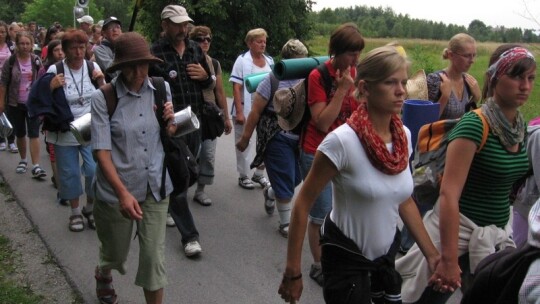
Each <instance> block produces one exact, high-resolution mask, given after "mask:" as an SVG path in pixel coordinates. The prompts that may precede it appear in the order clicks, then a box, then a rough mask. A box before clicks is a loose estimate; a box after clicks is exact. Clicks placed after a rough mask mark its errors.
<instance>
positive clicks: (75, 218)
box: [69, 215, 84, 232]
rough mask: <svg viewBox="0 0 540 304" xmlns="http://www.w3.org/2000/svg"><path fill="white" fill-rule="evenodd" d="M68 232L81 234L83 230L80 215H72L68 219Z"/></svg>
mask: <svg viewBox="0 0 540 304" xmlns="http://www.w3.org/2000/svg"><path fill="white" fill-rule="evenodd" d="M69 230H71V231H73V232H81V231H83V230H84V221H83V217H82V215H72V216H70V217H69Z"/></svg>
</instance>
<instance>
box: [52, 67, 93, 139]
mask: <svg viewBox="0 0 540 304" xmlns="http://www.w3.org/2000/svg"><path fill="white" fill-rule="evenodd" d="M62 64H63V65H64V79H65V81H66V85H65V86H64V93H65V95H66V100H67V103H68V105H69V108H70V110H71V113H72V114H73V117H74V119H77V118H79V117H81V116H83V115H84V114H86V113H90V104H91V102H92V93H94V91H95V90H96V88H95V87H94V85H93V84H92V78H91V77H90V75H89V73H88V67H87V66H86V63H83V65H82V66H81V68H79V69H78V70H73V69H70V68H69V67H68V66H67V64H66V61H65V60H63V61H62ZM92 64H93V65H94V69H95V70H97V71H101V69H100V68H99V66H98V65H97V63H95V62H92ZM47 73H53V74H56V73H57V72H56V65H54V64H53V65H51V66H50V67H49V69H48V70H47ZM81 80H82V85H81ZM81 94H82V95H81ZM47 142H50V143H53V144H56V145H60V146H77V145H79V142H78V141H77V139H76V138H75V136H74V135H73V134H72V133H71V132H48V133H47Z"/></svg>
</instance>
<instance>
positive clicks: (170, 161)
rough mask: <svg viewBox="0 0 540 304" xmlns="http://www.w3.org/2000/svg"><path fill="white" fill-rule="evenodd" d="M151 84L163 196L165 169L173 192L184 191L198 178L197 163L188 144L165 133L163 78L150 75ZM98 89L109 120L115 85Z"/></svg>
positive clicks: (113, 108) (165, 93)
mask: <svg viewBox="0 0 540 304" xmlns="http://www.w3.org/2000/svg"><path fill="white" fill-rule="evenodd" d="M150 79H151V80H152V84H153V85H154V86H155V87H156V90H155V91H154V102H155V104H156V106H157V109H156V118H157V120H158V122H159V126H160V130H159V135H160V138H161V143H162V145H163V151H164V152H165V159H164V160H163V172H162V174H161V190H160V195H161V197H162V198H165V179H166V176H167V175H166V174H165V173H166V171H165V170H167V171H168V172H169V176H170V178H171V181H172V183H173V187H174V192H176V193H182V192H185V191H186V190H187V189H188V188H189V187H190V186H192V185H193V184H194V183H195V182H196V181H197V179H198V178H199V165H198V164H197V160H196V158H195V157H194V156H193V154H192V153H191V151H190V150H189V148H188V146H187V145H186V144H185V143H184V141H183V140H182V139H181V138H180V137H169V136H168V135H167V130H166V125H165V121H163V109H164V107H163V105H164V103H165V102H166V99H167V91H166V87H165V80H164V79H163V78H162V77H151V78H150ZM100 90H101V91H102V92H103V96H104V97H105V101H106V103H107V113H108V114H109V120H110V119H111V117H112V116H113V114H114V111H115V110H116V107H117V106H118V96H117V95H116V87H115V86H114V85H113V84H112V83H107V84H105V85H103V86H102V87H101V88H100Z"/></svg>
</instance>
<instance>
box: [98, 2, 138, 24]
mask: <svg viewBox="0 0 540 304" xmlns="http://www.w3.org/2000/svg"><path fill="white" fill-rule="evenodd" d="M90 1H92V0H90ZM95 3H96V6H97V7H99V8H101V9H102V11H103V18H108V17H110V16H115V17H116V18H118V19H119V20H120V22H122V28H123V30H124V31H125V32H127V30H128V27H129V23H130V21H131V16H132V14H133V5H134V4H135V1H133V0H114V1H110V0H95ZM92 17H94V16H93V15H92ZM94 19H95V18H94ZM96 21H97V20H96Z"/></svg>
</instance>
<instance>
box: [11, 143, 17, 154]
mask: <svg viewBox="0 0 540 304" xmlns="http://www.w3.org/2000/svg"><path fill="white" fill-rule="evenodd" d="M9 152H11V153H19V149H17V146H15V144H9Z"/></svg>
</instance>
